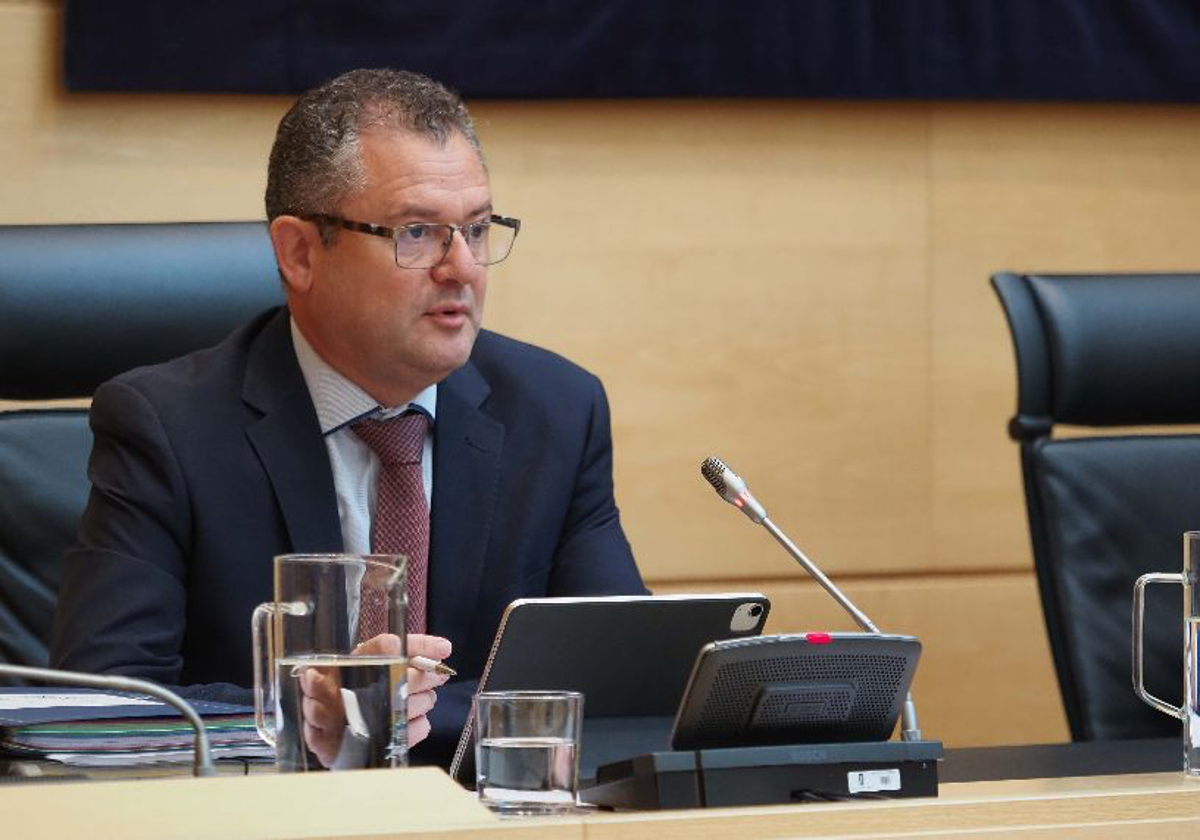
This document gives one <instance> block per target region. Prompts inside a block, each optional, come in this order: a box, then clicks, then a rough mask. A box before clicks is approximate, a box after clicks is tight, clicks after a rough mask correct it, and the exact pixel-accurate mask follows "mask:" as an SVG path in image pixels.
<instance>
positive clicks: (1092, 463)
mask: <svg viewBox="0 0 1200 840" xmlns="http://www.w3.org/2000/svg"><path fill="white" fill-rule="evenodd" d="M992 285H993V286H994V288H995V289H996V292H997V294H998V295H999V296H1000V301H1001V303H1002V304H1003V306H1004V311H1005V314H1006V316H1007V317H1008V323H1009V327H1010V328H1011V330H1012V335H1013V342H1014V345H1015V349H1016V358H1017V380H1018V387H1017V413H1016V416H1015V417H1013V418H1012V420H1011V422H1010V423H1009V434H1010V435H1011V437H1012V438H1013V439H1014V440H1016V441H1017V442H1018V443H1020V450H1021V468H1022V474H1023V479H1024V485H1025V500H1026V507H1027V512H1028V516H1029V530H1030V536H1031V539H1032V543H1033V555H1034V564H1035V568H1036V572H1037V580H1038V589H1039V592H1040V595H1041V601H1042V610H1043V613H1044V615H1045V620H1046V629H1047V632H1048V633H1049V639H1050V648H1051V651H1052V653H1053V656H1054V665H1055V670H1056V672H1057V676H1058V683H1059V689H1060V691H1061V693H1062V698H1063V704H1064V706H1065V709H1066V715H1067V721H1068V724H1069V725H1070V729H1071V737H1072V738H1073V739H1074V740H1109V739H1116V738H1134V737H1150V736H1157V735H1172V734H1173V735H1178V734H1179V726H1180V723H1179V722H1178V721H1176V720H1172V719H1171V718H1169V717H1167V716H1166V715H1163V714H1161V713H1159V712H1156V711H1154V710H1153V709H1151V708H1150V707H1149V706H1147V705H1145V704H1143V703H1142V702H1141V701H1140V700H1138V699H1137V698H1136V697H1135V695H1134V693H1133V689H1132V687H1131V673H1130V647H1131V598H1132V590H1133V583H1134V581H1135V580H1136V579H1137V577H1138V576H1139V575H1142V574H1144V573H1146V572H1150V571H1166V572H1174V571H1179V569H1180V567H1181V564H1182V534H1183V532H1184V531H1187V530H1194V529H1197V528H1200V435H1197V434H1193V433H1191V432H1192V431H1193V430H1192V429H1180V430H1179V433H1171V431H1172V430H1171V429H1170V427H1171V426H1177V425H1181V426H1191V425H1196V424H1200V398H1198V395H1197V394H1196V393H1195V392H1193V391H1192V388H1195V387H1197V386H1198V384H1200V329H1197V322H1196V319H1197V317H1198V316H1200V275H1190V274H1137V275H1134V274H1123V275H1016V274H1008V273H1001V274H997V275H995V276H994V277H992ZM1062 425H1067V426H1074V427H1090V428H1087V429H1077V430H1076V431H1078V432H1080V434H1078V435H1071V436H1065V437H1064V436H1061V435H1060V436H1058V437H1056V436H1055V435H1054V430H1055V427H1056V426H1062ZM1139 426H1153V427H1156V428H1154V429H1143V430H1136V429H1131V428H1129V427H1139ZM1154 589H1160V590H1166V591H1164V592H1160V593H1155V594H1156V595H1157V597H1155V598H1154V599H1153V600H1150V601H1149V603H1148V608H1147V612H1148V615H1147V618H1146V675H1147V680H1146V681H1147V687H1148V688H1149V689H1150V691H1151V692H1152V693H1153V694H1155V695H1157V696H1159V697H1163V698H1166V699H1169V700H1172V701H1173V702H1174V701H1176V700H1178V698H1179V696H1180V693H1181V689H1182V686H1183V671H1182V669H1183V665H1182V662H1183V660H1182V655H1183V654H1182V639H1183V624H1182V618H1183V617H1182V596H1181V594H1180V593H1179V592H1177V591H1170V589H1168V588H1167V587H1154ZM1171 589H1173V588H1171Z"/></svg>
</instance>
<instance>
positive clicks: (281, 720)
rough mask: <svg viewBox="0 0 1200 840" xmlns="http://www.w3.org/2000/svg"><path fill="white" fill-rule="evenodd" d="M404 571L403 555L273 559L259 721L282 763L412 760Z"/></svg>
mask: <svg viewBox="0 0 1200 840" xmlns="http://www.w3.org/2000/svg"><path fill="white" fill-rule="evenodd" d="M405 573H406V562H405V558H404V557H402V556H399V555H383V554H363V555H355V554H286V555H280V556H278V557H276V558H275V559H274V576H275V587H274V592H275V600H274V601H272V602H270V603H266V604H259V605H258V607H257V608H256V609H255V610H254V615H253V618H252V620H251V634H252V637H253V644H254V713H255V723H256V725H257V726H258V732H259V735H260V736H261V737H262V738H263V740H264V741H266V742H267V743H268V744H270V745H271V746H273V747H275V761H276V765H277V767H278V769H279V770H281V771H285V772H293V771H305V770H342V769H354V768H362V767H397V766H402V765H405V764H407V761H408V746H407V717H406V714H405V711H406V710H405V697H406V694H405V675H406V671H407V664H408V660H407V656H406V647H405V635H404V616H405V608H406V606H407V598H406V595H405V591H406V587H405ZM386 634H390V635H386ZM267 709H272V710H273V712H274V716H273V721H272V722H271V723H268V721H267V717H266V710H267Z"/></svg>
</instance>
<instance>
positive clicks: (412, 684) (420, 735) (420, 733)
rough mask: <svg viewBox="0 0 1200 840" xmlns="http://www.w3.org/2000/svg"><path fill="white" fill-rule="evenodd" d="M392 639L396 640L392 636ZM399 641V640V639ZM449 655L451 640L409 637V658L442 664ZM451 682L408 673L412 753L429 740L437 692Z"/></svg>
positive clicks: (424, 673)
mask: <svg viewBox="0 0 1200 840" xmlns="http://www.w3.org/2000/svg"><path fill="white" fill-rule="evenodd" d="M380 638H383V637H380ZM391 638H393V639H395V638H396V637H395V636H392V637H391ZM372 641H374V639H372ZM397 641H399V640H398V639H397ZM450 652H451V647H450V640H449V639H443V638H442V637H441V636H425V635H422V634H420V633H409V634H408V655H409V656H427V657H429V658H430V659H434V660H442V659H446V658H447V657H448V656H450ZM448 679H450V678H449V677H447V676H446V675H445V674H431V673H429V672H428V671H420V670H418V669H416V668H409V669H408V746H409V749H411V748H412V747H413V746H414V745H416V744H419V743H420V742H421V741H424V740H425V739H426V738H427V737H428V736H429V729H430V724H429V719H428V718H427V717H426V715H428V714H429V710H430V709H432V708H433V705H434V703H436V702H437V693H436V691H435V689H437V688H439V687H440V686H442V685H444V684H445V682H446V680H448Z"/></svg>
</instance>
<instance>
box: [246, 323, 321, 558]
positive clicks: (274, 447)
mask: <svg viewBox="0 0 1200 840" xmlns="http://www.w3.org/2000/svg"><path fill="white" fill-rule="evenodd" d="M242 397H243V399H245V401H246V402H247V403H248V404H249V405H251V406H252V407H254V408H255V409H257V410H258V411H260V412H262V417H261V418H259V420H258V421H257V422H254V423H251V424H250V426H248V427H247V429H246V435H247V437H249V439H250V443H251V445H252V446H253V447H254V451H255V452H256V453H257V454H258V457H259V459H260V460H261V461H262V465H263V469H264V470H265V471H266V473H267V476H268V477H269V478H270V481H271V486H272V487H273V488H274V490H275V498H276V500H277V501H278V502H279V507H280V510H281V511H282V513H283V520H284V523H285V524H286V526H287V531H288V536H289V537H290V539H291V543H292V551H296V552H330V551H341V550H342V530H341V524H340V522H339V520H338V512H337V496H336V494H335V492H334V489H333V473H332V471H331V469H330V467H329V455H328V453H327V451H326V449H325V442H324V440H323V439H322V437H321V427H320V424H319V423H318V422H317V413H316V409H314V408H313V404H312V397H311V396H310V395H309V393H308V386H307V385H306V384H305V383H304V376H303V374H301V373H300V365H299V363H298V362H297V361H296V352H295V350H294V349H293V348H292V336H291V331H290V326H289V323H288V312H287V309H281V310H280V311H279V313H278V314H277V315H276V316H275V317H274V318H273V319H272V320H271V321H270V322H269V323H268V324H267V326H266V328H265V329H264V330H263V331H262V333H261V334H260V335H259V336H258V338H257V339H255V341H254V343H253V344H252V345H251V346H250V355H249V361H248V363H247V368H246V382H245V385H244V387H243V389H242Z"/></svg>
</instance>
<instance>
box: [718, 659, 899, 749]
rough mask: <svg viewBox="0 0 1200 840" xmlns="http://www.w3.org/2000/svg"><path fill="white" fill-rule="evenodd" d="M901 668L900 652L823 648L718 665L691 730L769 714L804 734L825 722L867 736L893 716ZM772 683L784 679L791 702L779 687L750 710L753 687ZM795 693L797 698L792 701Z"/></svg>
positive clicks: (733, 727) (745, 722) (763, 722)
mask: <svg viewBox="0 0 1200 840" xmlns="http://www.w3.org/2000/svg"><path fill="white" fill-rule="evenodd" d="M904 670H905V660H904V658H903V657H900V656H874V655H866V654H827V653H825V652H824V650H823V649H822V650H821V651H820V652H819V653H814V654H812V655H807V656H784V657H772V658H764V659H757V660H753V661H750V662H734V663H730V664H727V665H723V666H722V667H721V668H720V669H718V671H717V674H716V677H715V679H714V680H713V686H712V690H711V691H710V692H709V695H708V698H707V701H706V702H705V704H704V709H703V711H702V713H701V716H700V721H699V723H698V725H697V732H698V733H728V732H735V731H744V730H747V729H750V728H755V729H757V728H759V727H766V726H767V725H768V722H767V718H768V717H770V718H773V719H775V725H776V726H779V725H780V724H782V725H784V726H787V727H789V728H795V729H803V730H804V733H805V737H806V738H808V737H814V738H819V737H820V732H821V730H822V729H826V728H827V729H830V730H833V729H837V730H838V731H840V732H841V733H842V734H843V737H845V735H846V734H848V732H847V730H849V734H851V737H853V734H852V733H853V732H855V731H860V732H861V733H862V737H864V738H869V737H871V734H870V733H873V732H878V730H879V729H880V728H881V727H887V726H888V725H889V724H890V723H891V722H892V721H894V720H895V715H896V710H895V708H894V706H893V699H894V698H895V697H896V692H897V686H898V684H899V683H900V681H901V680H902V679H903V678H904ZM772 683H774V684H779V683H786V684H787V689H788V691H792V693H793V695H794V696H793V702H792V703H790V704H789V703H788V702H787V694H786V693H780V694H779V696H778V697H772V698H769V701H768V703H765V704H760V706H759V708H758V709H757V710H755V709H754V704H755V699H756V697H757V696H758V690H759V687H760V686H761V685H763V684H772ZM839 688H840V690H834V689H839ZM793 689H794V691H793ZM822 695H824V696H822ZM797 698H803V699H800V700H799V701H798V702H797ZM839 698H840V700H839ZM810 700H811V705H808V703H809V701H810ZM839 704H840V705H839ZM846 704H848V705H849V708H848V709H847V708H845V706H846ZM821 706H824V709H823V710H822V709H821V708H820V707H821ZM752 713H753V721H752V720H751V718H752ZM785 721H786V722H785ZM776 734H778V732H776Z"/></svg>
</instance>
